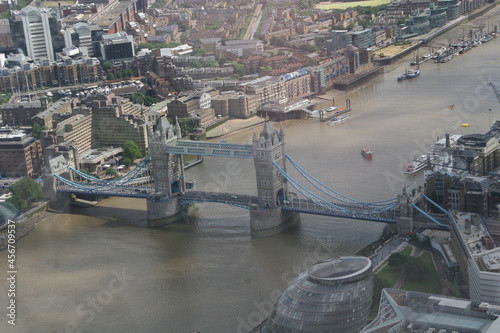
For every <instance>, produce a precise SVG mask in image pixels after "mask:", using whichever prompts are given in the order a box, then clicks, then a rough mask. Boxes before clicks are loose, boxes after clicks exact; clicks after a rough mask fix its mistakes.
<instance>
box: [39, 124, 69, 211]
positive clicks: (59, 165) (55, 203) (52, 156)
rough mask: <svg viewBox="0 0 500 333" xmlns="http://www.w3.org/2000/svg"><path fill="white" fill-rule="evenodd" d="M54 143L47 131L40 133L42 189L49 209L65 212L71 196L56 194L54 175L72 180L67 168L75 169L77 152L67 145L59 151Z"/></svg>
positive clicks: (52, 137)
mask: <svg viewBox="0 0 500 333" xmlns="http://www.w3.org/2000/svg"><path fill="white" fill-rule="evenodd" d="M55 142H56V141H55V138H54V136H51V135H48V132H47V131H43V132H42V161H43V162H42V189H43V194H44V196H45V198H46V199H47V200H49V204H50V207H52V208H54V209H57V210H66V209H68V208H69V205H70V202H71V195H69V194H67V193H58V192H57V189H56V186H57V179H56V177H55V176H54V175H55V174H57V175H59V176H62V177H63V178H66V179H69V180H73V177H72V173H71V172H70V169H69V168H70V167H72V168H75V167H77V150H76V147H75V146H73V145H69V146H68V148H69V149H67V150H64V151H60V150H59V148H58V146H57V145H56V143H55Z"/></svg>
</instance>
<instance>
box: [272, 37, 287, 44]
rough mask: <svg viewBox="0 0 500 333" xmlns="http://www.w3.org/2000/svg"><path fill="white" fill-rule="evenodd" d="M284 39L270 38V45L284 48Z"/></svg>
mask: <svg viewBox="0 0 500 333" xmlns="http://www.w3.org/2000/svg"><path fill="white" fill-rule="evenodd" d="M285 42H286V39H285V38H284V37H282V36H274V37H271V40H270V43H271V45H276V46H285Z"/></svg>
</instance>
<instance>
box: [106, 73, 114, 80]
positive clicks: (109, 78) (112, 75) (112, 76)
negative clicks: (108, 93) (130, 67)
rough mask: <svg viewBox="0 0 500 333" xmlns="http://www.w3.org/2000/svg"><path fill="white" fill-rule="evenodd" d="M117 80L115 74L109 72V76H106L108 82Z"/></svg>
mask: <svg viewBox="0 0 500 333" xmlns="http://www.w3.org/2000/svg"><path fill="white" fill-rule="evenodd" d="M114 79H115V74H113V73H111V72H109V73H108V74H106V80H110V81H111V80H114Z"/></svg>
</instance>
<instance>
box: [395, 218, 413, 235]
mask: <svg viewBox="0 0 500 333" xmlns="http://www.w3.org/2000/svg"><path fill="white" fill-rule="evenodd" d="M396 226H397V228H398V233H399V234H400V235H406V234H407V233H408V232H410V231H413V219H412V218H411V217H403V216H398V217H396Z"/></svg>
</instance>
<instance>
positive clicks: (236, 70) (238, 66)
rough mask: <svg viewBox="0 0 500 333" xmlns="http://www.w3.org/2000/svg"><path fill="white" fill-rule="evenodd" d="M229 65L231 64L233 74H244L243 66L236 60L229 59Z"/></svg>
mask: <svg viewBox="0 0 500 333" xmlns="http://www.w3.org/2000/svg"><path fill="white" fill-rule="evenodd" d="M231 66H233V69H234V72H233V73H234V74H237V75H240V76H242V75H245V67H243V65H242V64H238V63H237V62H236V61H231Z"/></svg>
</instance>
